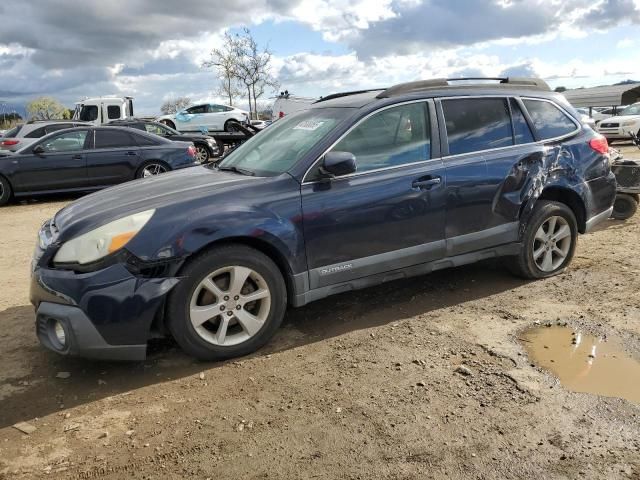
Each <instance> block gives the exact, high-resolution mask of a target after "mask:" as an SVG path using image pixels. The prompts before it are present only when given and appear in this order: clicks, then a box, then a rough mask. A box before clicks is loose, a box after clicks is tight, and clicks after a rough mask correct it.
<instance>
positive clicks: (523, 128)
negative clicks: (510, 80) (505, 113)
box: [509, 98, 535, 145]
mask: <svg viewBox="0 0 640 480" xmlns="http://www.w3.org/2000/svg"><path fill="white" fill-rule="evenodd" d="M509 101H510V102H511V119H512V120H513V131H514V133H515V135H516V144H517V145H522V144H523V143H533V142H535V139H534V138H533V133H531V129H530V128H529V124H528V123H527V120H526V119H525V118H524V114H523V113H522V110H521V109H520V105H519V104H518V102H517V101H516V100H515V98H512V99H511V100H509Z"/></svg>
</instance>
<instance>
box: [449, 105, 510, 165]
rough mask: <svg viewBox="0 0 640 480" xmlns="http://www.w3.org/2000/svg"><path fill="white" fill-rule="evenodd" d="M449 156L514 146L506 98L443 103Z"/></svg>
mask: <svg viewBox="0 0 640 480" xmlns="http://www.w3.org/2000/svg"><path fill="white" fill-rule="evenodd" d="M442 110H443V113H444V119H445V125H446V129H447V137H448V140H449V154H450V155H459V154H462V153H470V152H478V151H482V150H490V149H493V148H501V147H508V146H511V145H513V132H512V131H511V117H510V115H509V108H508V106H507V100H506V99H505V98H460V99H453V100H443V101H442Z"/></svg>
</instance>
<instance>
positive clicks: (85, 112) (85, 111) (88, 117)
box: [79, 105, 98, 122]
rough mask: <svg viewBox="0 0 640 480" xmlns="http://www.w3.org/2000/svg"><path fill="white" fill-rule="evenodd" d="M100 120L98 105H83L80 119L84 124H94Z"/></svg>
mask: <svg viewBox="0 0 640 480" xmlns="http://www.w3.org/2000/svg"><path fill="white" fill-rule="evenodd" d="M97 119H98V107H97V105H83V106H82V109H81V110H80V118H79V120H82V121H83V122H93V121H94V120H97Z"/></svg>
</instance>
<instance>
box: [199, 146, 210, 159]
mask: <svg viewBox="0 0 640 480" xmlns="http://www.w3.org/2000/svg"><path fill="white" fill-rule="evenodd" d="M196 158H197V159H198V161H199V162H200V163H207V162H208V161H209V158H211V155H210V154H209V149H208V148H207V147H205V146H204V145H196Z"/></svg>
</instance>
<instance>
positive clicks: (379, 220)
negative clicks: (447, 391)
mask: <svg viewBox="0 0 640 480" xmlns="http://www.w3.org/2000/svg"><path fill="white" fill-rule="evenodd" d="M579 119H580V116H579V114H578V113H577V112H576V111H575V110H574V109H573V108H572V107H571V106H570V105H569V104H568V103H567V102H566V100H564V98H563V97H562V96H561V95H559V94H556V93H553V92H551V91H550V90H549V88H548V86H547V85H546V84H545V83H544V82H543V81H541V80H537V79H513V78H511V79H506V78H505V79H495V81H493V82H489V81H477V82H475V83H472V81H470V80H467V81H466V82H464V83H458V82H454V81H448V80H428V81H419V82H412V83H406V84H401V85H396V86H394V87H391V88H388V89H386V90H375V91H359V92H349V93H341V94H334V95H331V96H328V97H325V98H323V99H321V100H319V101H317V102H316V103H314V104H313V105H312V107H311V108H310V109H308V110H305V111H302V112H298V113H295V114H292V115H289V116H287V117H285V118H283V119H281V120H278V122H276V123H274V124H273V125H272V126H270V127H269V128H268V129H266V130H265V131H264V132H262V133H260V134H259V135H256V136H255V137H254V138H252V139H250V140H249V141H247V142H246V143H244V144H243V145H241V146H240V147H238V148H237V149H236V150H234V151H233V152H231V153H230V154H228V155H227V156H226V158H224V159H223V161H222V162H221V163H220V164H219V165H218V166H217V167H195V168H190V169H186V170H183V171H180V172H173V173H169V174H166V175H160V176H158V177H153V178H146V179H142V180H137V181H133V182H130V183H128V184H124V185H120V186H117V187H113V188H110V189H107V190H103V191H101V192H98V193H94V194H91V195H89V196H86V197H84V198H82V199H79V200H77V201H75V202H73V203H71V204H70V205H68V206H67V207H65V208H63V209H62V210H61V211H59V212H58V213H57V214H56V215H55V216H54V217H53V218H52V219H51V220H49V221H47V222H45V224H44V225H43V226H42V228H41V230H40V232H39V238H38V244H37V248H36V250H35V254H34V258H33V263H32V272H33V274H32V286H31V302H32V303H33V305H34V306H35V308H36V330H37V335H38V337H39V340H40V342H41V343H42V344H43V345H44V346H45V347H46V348H49V349H51V350H53V351H55V352H58V353H60V354H75V355H81V356H85V357H93V358H108V359H129V360H135V359H142V358H144V357H145V354H146V346H147V340H148V339H149V338H151V337H156V336H158V335H170V336H172V337H173V338H174V339H175V341H176V342H177V343H178V344H179V345H180V346H181V347H182V348H183V349H184V350H185V351H186V352H188V353H189V354H191V355H193V356H195V357H197V358H199V359H202V360H217V359H224V358H230V357H235V356H239V355H244V354H248V353H249V352H252V351H254V350H256V349H258V348H259V347H261V346H262V345H264V344H265V342H267V341H268V339H269V338H270V337H271V336H272V335H273V334H274V332H275V331H276V329H277V328H278V326H279V325H280V323H281V321H282V319H283V316H284V314H285V310H286V309H287V307H288V306H293V307H301V306H303V305H305V304H307V303H309V302H312V301H315V300H319V299H321V298H325V297H327V296H329V295H333V294H337V293H341V292H348V291H351V290H356V289H359V288H363V287H368V286H370V285H376V284H381V283H383V282H387V281H391V280H395V279H400V278H406V277H411V276H415V275H422V274H426V273H429V272H432V271H434V270H439V269H443V268H447V267H455V266H458V265H463V264H468V263H472V262H476V261H478V260H482V259H487V258H493V257H505V259H506V260H507V262H508V264H509V266H510V268H511V269H512V270H513V271H514V272H515V273H517V274H518V275H520V276H523V277H526V278H530V279H541V278H545V277H550V276H552V275H556V274H558V273H559V272H562V271H563V269H565V268H566V267H567V265H568V264H569V262H570V261H571V259H572V257H573V254H574V251H575V248H576V241H577V238H578V234H579V233H585V232H588V231H589V230H591V229H592V228H593V227H594V226H595V225H597V224H598V223H599V222H601V221H603V220H605V219H607V218H608V217H609V215H610V213H611V207H612V204H613V199H614V196H615V189H616V184H615V179H614V176H613V175H612V174H611V171H610V165H609V158H608V155H607V152H608V147H607V141H606V139H605V138H604V137H602V136H601V135H599V134H597V133H595V132H594V131H593V130H592V129H591V128H590V127H589V126H587V125H583V124H582V123H581V122H580V120H579Z"/></svg>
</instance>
